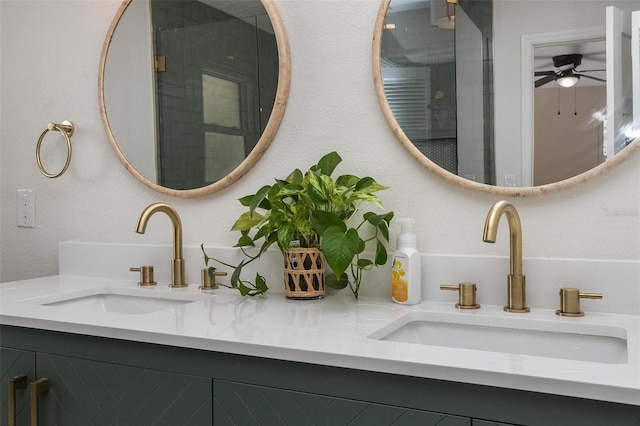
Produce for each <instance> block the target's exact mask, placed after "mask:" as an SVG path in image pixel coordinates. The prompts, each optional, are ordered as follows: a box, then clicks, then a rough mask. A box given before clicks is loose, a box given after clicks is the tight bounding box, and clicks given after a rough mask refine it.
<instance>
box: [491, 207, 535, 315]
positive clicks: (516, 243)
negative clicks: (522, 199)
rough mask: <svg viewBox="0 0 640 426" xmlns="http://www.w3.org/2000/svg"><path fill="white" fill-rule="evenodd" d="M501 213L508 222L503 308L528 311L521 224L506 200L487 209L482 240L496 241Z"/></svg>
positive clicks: (510, 310)
mask: <svg viewBox="0 0 640 426" xmlns="http://www.w3.org/2000/svg"><path fill="white" fill-rule="evenodd" d="M503 214H504V215H505V216H506V218H507V222H508V223H509V276H508V282H507V298H508V300H507V306H505V307H504V309H505V310H506V311H508V312H529V308H528V307H526V301H525V299H526V297H525V276H524V274H523V273H522V225H521V224H520V216H519V215H518V211H517V210H516V208H515V206H514V205H513V204H511V203H509V202H507V201H498V202H497V203H495V204H494V205H493V206H492V207H491V209H489V213H488V214H487V219H486V221H485V224H484V233H483V236H482V240H483V241H484V242H486V243H495V242H496V237H497V234H498V224H499V222H500V218H501V217H502V215H503Z"/></svg>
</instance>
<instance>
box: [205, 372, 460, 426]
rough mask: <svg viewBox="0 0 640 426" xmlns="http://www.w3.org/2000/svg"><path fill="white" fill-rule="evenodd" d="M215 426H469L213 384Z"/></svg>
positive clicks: (423, 414)
mask: <svg viewBox="0 0 640 426" xmlns="http://www.w3.org/2000/svg"><path fill="white" fill-rule="evenodd" d="M213 392H214V410H213V418H214V424H215V425H216V426H226V425H243V426H261V425H296V426H303V425H350V426H360V425H361V426H371V425H394V426H403V425H406V426H413V425H421V426H435V425H438V426H471V420H470V419H469V418H465V417H458V416H450V415H446V414H441V413H432V412H427V411H420V410H412V409H407V408H401V407H394V406H390V405H384V404H374V403H369V402H364V401H357V400H350V399H342V398H332V397H328V396H323V395H317V394H310V393H305V392H294V391H287V390H283V389H277V388H270V387H266V386H255V385H247V384H244V383H235V382H229V381H225V380H214V382H213Z"/></svg>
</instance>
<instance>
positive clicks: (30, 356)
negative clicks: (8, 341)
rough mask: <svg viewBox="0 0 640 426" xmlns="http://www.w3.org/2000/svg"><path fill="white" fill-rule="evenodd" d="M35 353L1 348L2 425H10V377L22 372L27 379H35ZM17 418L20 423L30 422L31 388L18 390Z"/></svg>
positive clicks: (0, 404)
mask: <svg viewBox="0 0 640 426" xmlns="http://www.w3.org/2000/svg"><path fill="white" fill-rule="evenodd" d="M35 367H36V362H35V354H34V353H33V352H29V351H19V350H13V349H4V348H0V376H1V379H2V381H1V382H0V425H1V426H6V425H8V421H9V420H8V419H9V417H8V415H9V395H8V386H7V384H8V383H9V379H11V378H13V377H16V376H18V375H21V374H26V375H27V380H28V381H32V380H35V374H36V371H35ZM16 419H17V424H19V425H23V424H24V425H28V424H29V388H28V387H24V388H22V389H17V390H16Z"/></svg>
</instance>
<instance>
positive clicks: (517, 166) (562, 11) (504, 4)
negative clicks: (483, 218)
mask: <svg viewBox="0 0 640 426" xmlns="http://www.w3.org/2000/svg"><path fill="white" fill-rule="evenodd" d="M615 3H616V6H617V7H620V8H624V9H630V10H632V9H634V8H636V9H637V5H638V2H635V1H620V2H615ZM610 4H611V2H610V1H599V0H594V1H586V0H585V1H575V0H574V1H566V0H562V1H561V0H558V1H554V2H540V1H536V0H522V1H516V2H512V1H498V2H494V54H495V56H494V76H495V129H496V147H495V149H496V174H497V176H498V177H500V176H504V175H506V174H515V175H517V176H518V182H520V181H521V180H520V179H521V177H522V172H521V161H522V160H521V159H522V149H521V144H519V143H516V142H515V141H519V140H520V135H521V134H522V129H521V126H522V123H521V105H522V99H521V92H522V85H521V81H520V75H521V72H522V71H521V63H522V58H521V55H520V52H521V37H522V36H523V35H531V34H540V33H551V32H561V31H567V30H577V29H585V28H594V27H604V26H605V8H606V7H607V6H609V5H610ZM551 9H552V13H551V12H550V10H551ZM532 72H533V70H532ZM498 181H499V182H498V183H499V184H500V183H501V182H500V179H498Z"/></svg>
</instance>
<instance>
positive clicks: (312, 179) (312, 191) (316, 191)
mask: <svg viewBox="0 0 640 426" xmlns="http://www.w3.org/2000/svg"><path fill="white" fill-rule="evenodd" d="M307 177H308V180H309V182H308V185H307V193H308V194H309V198H311V201H312V202H313V203H315V204H319V205H325V204H327V203H328V202H329V200H328V199H327V197H326V190H325V188H323V186H322V181H321V180H320V179H318V176H317V175H316V174H315V173H313V172H309V173H308V174H307Z"/></svg>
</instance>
